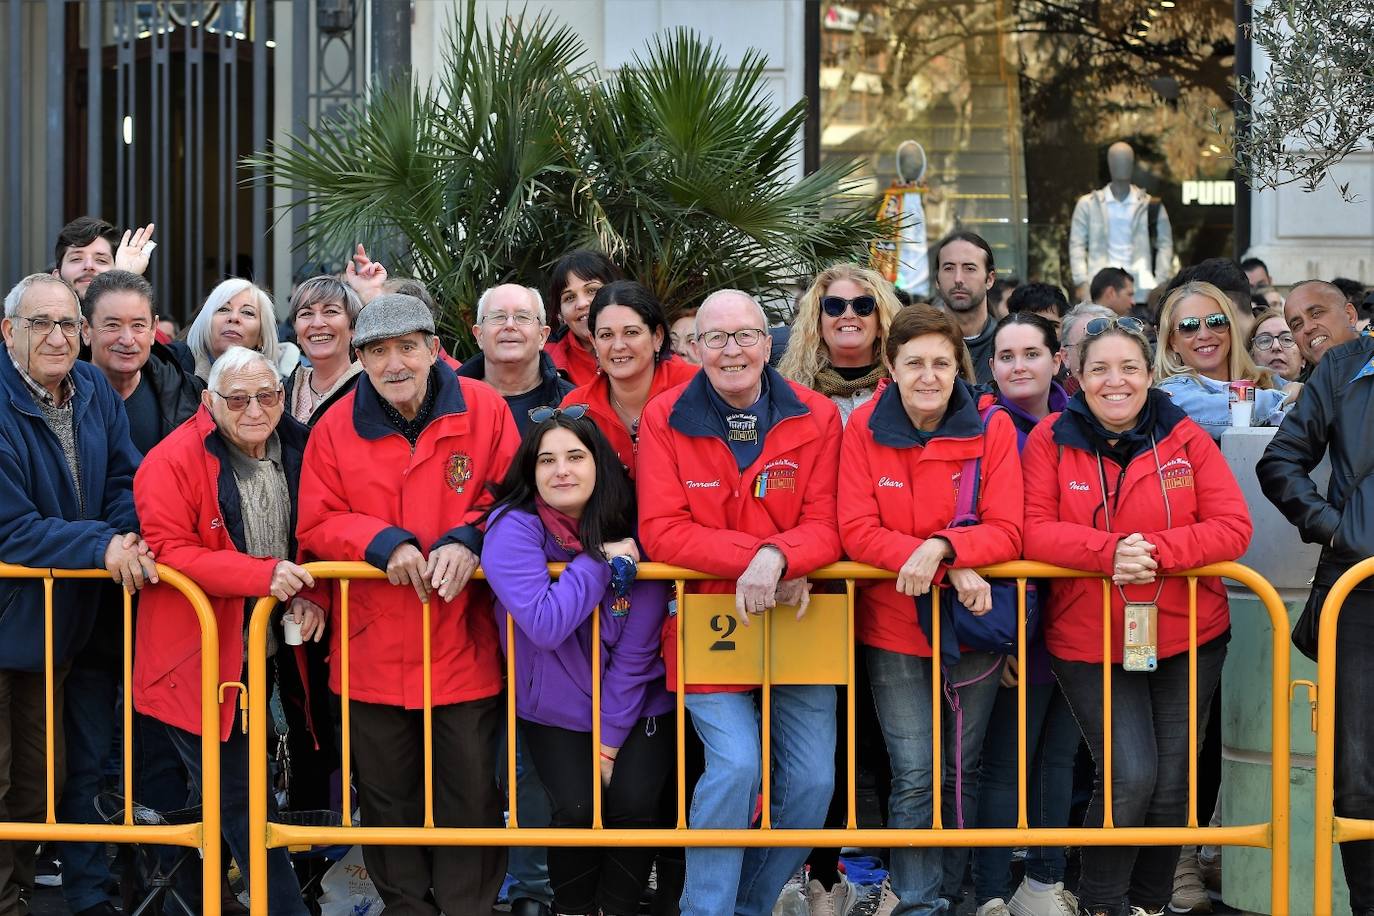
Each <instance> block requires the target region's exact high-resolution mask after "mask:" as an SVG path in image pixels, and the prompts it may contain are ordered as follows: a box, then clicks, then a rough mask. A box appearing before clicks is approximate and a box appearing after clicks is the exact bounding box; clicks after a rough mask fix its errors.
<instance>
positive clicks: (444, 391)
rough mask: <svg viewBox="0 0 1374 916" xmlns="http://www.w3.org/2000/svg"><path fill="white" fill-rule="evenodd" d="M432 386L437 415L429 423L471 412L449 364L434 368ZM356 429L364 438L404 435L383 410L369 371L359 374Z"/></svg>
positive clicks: (355, 399)
mask: <svg viewBox="0 0 1374 916" xmlns="http://www.w3.org/2000/svg"><path fill="white" fill-rule="evenodd" d="M429 383H430V384H431V385H434V386H435V391H434V412H433V413H432V414H431V415H430V418H429V422H430V423H433V422H434V421H435V420H437V419H439V418H440V417H442V416H446V415H448V414H461V413H467V403H466V402H465V401H464V400H463V389H462V386H461V385H459V384H458V376H457V375H456V374H455V373H454V371H453V370H452V369H450V368H449V367H448V365H447V364H446V363H443V362H440V361H438V360H436V361H435V363H434V366H433V367H432V368H431V369H430V373H429ZM354 391H355V394H354V398H353V428H354V430H355V431H357V433H358V435H359V436H362V437H363V438H364V439H371V440H373V441H375V440H377V439H382V438H385V437H386V436H390V435H393V434H394V435H400V433H398V432H397V431H396V427H394V426H392V425H391V423H390V422H389V421H388V420H387V418H386V413H385V412H384V411H383V410H382V405H381V397H382V396H381V395H380V394H378V393H377V389H376V388H374V387H372V379H370V378H368V375H367V373H366V372H363V373H360V374H359V375H358V387H357V388H356V389H354Z"/></svg>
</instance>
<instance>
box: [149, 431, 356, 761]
mask: <svg viewBox="0 0 1374 916" xmlns="http://www.w3.org/2000/svg"><path fill="white" fill-rule="evenodd" d="M277 436H278V439H279V441H280V442H281V447H282V466H283V470H284V471H285V472H286V480H287V485H288V487H289V488H290V490H291V497H292V512H291V518H292V522H293V523H294V521H295V517H296V513H295V503H296V493H297V484H298V481H299V480H300V471H301V460H302V455H303V453H304V450H305V438H306V431H305V428H304V427H303V426H301V425H300V424H298V423H297V422H296V421H295V420H293V419H292V418H291V417H290V415H283V416H282V419H281V422H280V424H278V426H277ZM228 448H230V446H228V445H226V443H225V442H224V440H223V439H222V438H220V436H219V434H218V433H216V432H215V421H214V419H213V418H212V417H211V416H210V413H209V411H207V410H206V409H205V408H204V407H202V408H200V410H199V411H198V412H197V413H196V414H195V415H194V416H192V417H191V419H189V420H187V421H186V422H185V423H183V424H182V425H181V426H179V427H177V428H176V429H175V430H173V431H172V432H171V434H170V435H168V436H167V438H166V439H164V440H162V442H160V443H159V444H158V445H157V446H156V447H155V448H154V449H153V450H152V451H150V452H149V453H148V455H147V457H145V458H144V459H143V463H142V465H140V467H139V469H138V473H137V474H136V475H135V477H134V502H135V505H136V506H137V508H138V517H139V521H140V523H141V524H142V528H143V536H144V538H145V539H146V540H147V541H148V546H149V547H151V548H152V549H153V552H154V554H156V556H157V559H158V562H160V563H165V564H167V565H168V566H170V567H172V568H173V569H176V570H179V571H180V572H183V573H185V574H186V575H187V576H189V577H190V578H191V579H192V581H194V582H195V583H196V584H197V585H199V586H200V587H201V588H202V589H203V590H204V591H205V593H206V595H207V596H208V597H209V598H210V606H211V608H212V609H213V610H214V612H215V621H216V624H217V630H218V633H219V680H220V681H221V682H224V681H235V680H238V679H239V678H240V677H241V675H242V673H243V662H244V659H243V630H244V625H245V621H244V600H245V599H248V598H257V597H261V596H263V595H266V594H267V593H268V589H269V586H270V585H271V582H272V571H273V570H274V569H276V566H277V562H278V561H277V560H276V559H274V558H271V557H268V558H258V557H252V556H248V555H247V554H246V553H244V552H243V545H244V537H243V517H242V510H241V508H240V506H239V494H238V485H237V484H236V483H235V480H234V472H233V469H232V468H231V467H230V466H229V462H228V451H227V449H228ZM293 527H294V525H293ZM303 597H306V598H309V599H310V600H311V601H314V602H315V603H316V604H319V605H321V606H323V607H328V606H329V592H328V590H327V589H325V588H321V587H318V585H317V587H316V588H314V589H310V590H308V591H307V592H305V593H303ZM135 640H136V642H135V646H136V649H135V652H134V672H133V677H134V706H135V707H136V708H137V709H138V711H139V712H141V713H143V714H144V715H148V716H152V717H153V718H155V719H158V720H159V721H162V722H166V723H167V724H169V725H174V726H176V727H177V728H180V729H182V730H184V731H188V732H191V733H192V734H195V735H199V734H200V658H201V656H200V624H199V622H198V621H197V620H196V614H195V611H194V610H192V608H191V605H190V602H188V601H187V600H186V599H185V597H183V596H182V594H181V593H180V592H178V591H177V590H176V589H174V588H172V587H171V586H170V585H161V584H159V585H153V586H149V587H148V588H146V589H144V590H143V593H142V594H141V595H140V596H139V602H138V629H137V635H136V637H135ZM237 706H238V690H237V689H231V690H228V691H226V692H225V697H224V702H223V703H221V704H220V708H219V713H220V740H221V741H224V740H226V739H227V738H228V737H229V730H230V729H231V728H233V727H234V714H235V710H236V709H237Z"/></svg>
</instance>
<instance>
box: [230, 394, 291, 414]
mask: <svg viewBox="0 0 1374 916" xmlns="http://www.w3.org/2000/svg"><path fill="white" fill-rule="evenodd" d="M215 394H216V395H217V396H219V397H221V398H223V399H224V404H225V406H226V407H228V408H229V409H230V410H232V411H233V412H234V413H238V412H239V411H241V410H246V409H247V408H248V402H249V401H257V402H258V406H259V407H262V408H269V407H276V406H277V405H278V404H279V403H281V398H282V393H281V388H273V389H272V390H271V391H259V392H258V393H257V394H222V393H220V392H218V391H216V392H215Z"/></svg>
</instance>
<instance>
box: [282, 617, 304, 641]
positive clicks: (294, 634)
mask: <svg viewBox="0 0 1374 916" xmlns="http://www.w3.org/2000/svg"><path fill="white" fill-rule="evenodd" d="M281 628H282V632H283V633H284V634H285V636H286V644H287V645H288V646H299V645H300V644H301V643H302V642H303V640H302V639H301V625H300V624H299V623H296V618H295V617H294V616H292V614H291V612H290V611H287V612H286V613H285V614H283V615H282V618H281Z"/></svg>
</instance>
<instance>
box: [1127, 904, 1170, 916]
mask: <svg viewBox="0 0 1374 916" xmlns="http://www.w3.org/2000/svg"><path fill="white" fill-rule="evenodd" d="M1131 916H1164V910H1163V909H1158V910H1147V909H1145V907H1143V906H1133V907H1131Z"/></svg>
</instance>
